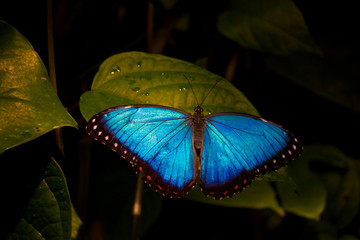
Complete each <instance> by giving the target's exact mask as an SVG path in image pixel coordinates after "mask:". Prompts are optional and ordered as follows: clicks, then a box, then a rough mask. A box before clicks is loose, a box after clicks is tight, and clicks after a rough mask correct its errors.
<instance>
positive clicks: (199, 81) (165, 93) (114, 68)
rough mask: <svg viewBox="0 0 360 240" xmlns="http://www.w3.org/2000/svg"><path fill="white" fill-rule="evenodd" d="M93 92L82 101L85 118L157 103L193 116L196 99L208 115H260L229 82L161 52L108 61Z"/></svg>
mask: <svg viewBox="0 0 360 240" xmlns="http://www.w3.org/2000/svg"><path fill="white" fill-rule="evenodd" d="M187 79H188V80H189V81H190V82H191V86H192V88H193V89H194V92H195V95H194V94H193V92H192V91H191V88H190V85H189V81H188V80H187ZM219 80H221V81H220V82H219V83H218V84H217V85H216V87H215V88H214V89H213V90H212V91H211V92H210V89H211V88H212V87H213V86H214V85H215V83H216V82H217V81H219ZM91 90H92V91H90V92H86V93H85V94H83V95H82V96H81V99H80V110H81V113H82V114H83V116H84V117H85V119H89V118H90V117H92V116H93V115H95V114H96V113H98V112H100V111H101V110H104V109H106V108H109V107H113V106H119V105H129V104H158V105H164V106H169V107H175V108H179V109H182V110H185V111H187V112H190V113H191V112H193V109H194V108H195V107H196V106H197V102H196V98H197V99H198V101H199V103H201V102H202V101H204V102H203V103H202V107H203V108H204V112H205V114H209V113H215V112H226V111H232V112H242V113H249V114H253V115H259V114H258V112H257V111H256V109H255V108H254V107H253V106H252V104H251V103H250V102H249V101H248V100H247V98H246V97H245V96H244V94H242V93H241V92H240V91H239V90H237V89H236V88H235V87H234V86H233V85H232V84H231V83H230V82H228V81H227V80H225V79H223V78H221V77H220V76H218V75H215V74H213V73H211V72H209V71H207V70H205V69H203V68H201V67H199V66H197V65H194V64H191V63H189V62H185V61H182V60H178V59H174V58H170V57H165V56H162V55H157V54H147V53H141V52H128V53H122V54H117V55H114V56H112V57H110V58H108V59H107V60H106V61H104V63H103V64H102V65H101V66H100V68H99V70H98V72H97V74H96V76H95V78H94V81H93V84H92V88H91ZM209 92H210V94H209V95H208V96H207V97H206V99H205V96H206V95H207V94H208V93H209ZM204 99H205V100H204Z"/></svg>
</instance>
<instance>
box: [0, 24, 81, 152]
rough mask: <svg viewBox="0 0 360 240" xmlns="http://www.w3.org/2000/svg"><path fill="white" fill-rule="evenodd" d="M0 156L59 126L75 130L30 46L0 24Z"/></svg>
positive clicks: (41, 64)
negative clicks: (70, 127)
mask: <svg viewBox="0 0 360 240" xmlns="http://www.w3.org/2000/svg"><path fill="white" fill-rule="evenodd" d="M0 122H1V125H0V154H1V153H2V152H4V151H5V150H7V149H9V148H11V147H14V146H17V145H19V144H22V143H24V142H27V141H30V140H32V139H35V138H37V137H39V136H41V135H43V134H44V133H47V132H49V131H51V130H53V129H55V128H59V127H62V126H73V127H77V123H76V122H75V120H74V119H73V118H72V117H71V116H70V115H69V114H68V112H67V111H66V110H65V109H64V107H63V105H62V104H61V102H60V101H59V99H58V97H57V95H56V92H55V90H54V89H53V87H52V86H51V84H50V82H49V77H48V73H47V71H46V68H45V66H44V64H43V62H42V61H41V59H40V57H39V56H38V54H37V53H36V52H35V51H34V49H33V48H32V46H31V44H30V43H29V42H28V41H27V40H26V38H25V37H24V36H23V35H21V33H19V32H18V31H17V30H16V29H15V28H13V27H12V26H10V25H9V24H7V23H5V22H2V21H0Z"/></svg>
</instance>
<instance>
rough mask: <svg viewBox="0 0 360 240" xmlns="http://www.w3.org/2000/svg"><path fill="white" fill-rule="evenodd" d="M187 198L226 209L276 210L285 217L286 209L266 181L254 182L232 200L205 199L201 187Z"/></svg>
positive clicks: (196, 188)
mask: <svg viewBox="0 0 360 240" xmlns="http://www.w3.org/2000/svg"><path fill="white" fill-rule="evenodd" d="M187 198H189V199H192V200H195V201H199V202H203V203H208V204H215V205H220V206H226V207H243V208H246V207H247V208H255V209H265V208H269V209H272V210H274V211H275V212H276V213H278V214H279V215H280V216H284V215H285V211H284V209H283V208H282V207H281V206H280V205H279V203H278V201H277V199H276V193H275V191H274V189H273V188H272V187H271V186H270V184H269V183H268V182H266V181H254V182H253V183H252V184H251V185H250V186H249V187H247V188H246V189H244V190H243V191H242V192H241V193H238V194H235V195H234V196H233V197H231V198H224V199H221V200H215V199H213V198H209V197H204V195H203V193H202V192H201V191H200V188H199V187H195V189H194V190H192V191H190V193H189V194H188V196H187Z"/></svg>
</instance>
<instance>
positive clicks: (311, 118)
mask: <svg viewBox="0 0 360 240" xmlns="http://www.w3.org/2000/svg"><path fill="white" fill-rule="evenodd" d="M295 3H296V4H297V6H298V7H299V9H300V10H301V11H302V13H303V15H304V18H305V21H306V23H307V25H308V27H309V30H310V32H311V34H312V36H313V37H314V40H315V42H316V43H317V44H318V45H319V46H320V48H321V49H322V50H323V52H324V56H325V57H329V58H333V59H335V60H336V61H339V62H341V60H342V59H347V60H348V59H351V62H352V64H354V67H353V69H354V73H353V75H354V78H357V79H359V76H360V64H359V62H360V61H359V53H360V52H359V46H358V45H359V40H360V39H359V36H358V29H359V23H360V21H359V20H360V19H359V18H360V17H359V16H360V14H358V8H357V7H356V6H355V3H354V2H353V1H342V2H341V4H339V3H338V2H337V3H330V2H328V1H316V3H315V1H310V0H308V1H295ZM153 4H154V31H156V30H157V29H160V28H162V27H164V25H166V24H169V23H171V21H172V20H174V19H176V17H177V16H179V15H181V14H183V13H184V12H185V13H189V14H190V23H191V24H190V25H189V27H188V28H187V29H186V30H185V31H180V30H177V29H175V28H174V29H171V31H170V32H169V34H170V37H169V39H168V40H167V42H166V45H165V47H164V48H163V49H162V50H161V52H159V53H161V54H164V55H167V56H170V57H175V58H179V59H183V60H186V61H190V62H195V61H196V60H198V59H200V58H204V57H207V58H208V64H207V68H208V69H209V70H210V71H212V72H214V73H217V74H219V75H221V76H224V75H225V73H226V69H227V66H228V64H229V61H230V60H231V58H232V57H233V55H234V52H237V53H238V62H237V65H236V71H235V73H234V76H233V78H232V79H231V80H232V83H233V84H234V85H235V86H236V87H237V88H238V89H239V90H240V91H242V92H243V93H244V94H245V95H246V96H247V97H248V98H249V100H250V101H251V102H252V103H253V104H254V106H255V107H256V108H257V109H258V111H259V112H260V114H261V115H262V116H263V117H264V118H266V119H269V120H272V121H274V122H277V123H279V124H281V125H283V126H286V127H287V128H288V129H291V131H292V132H294V133H295V134H296V135H298V136H299V138H300V139H301V140H302V141H303V143H304V144H305V146H306V145H309V144H331V145H335V146H336V147H338V148H339V149H340V150H341V151H343V152H344V153H345V154H346V155H348V156H350V157H354V158H360V152H359V150H358V149H359V143H360V141H359V134H360V127H359V123H360V116H359V113H358V112H354V111H352V110H350V109H347V108H345V107H343V106H340V105H338V104H336V103H334V102H331V101H328V100H326V99H324V98H322V97H320V96H318V95H316V94H314V93H313V92H312V91H310V90H308V89H306V88H303V87H300V86H298V85H296V84H294V83H292V82H291V81H288V79H286V78H284V77H282V76H280V75H279V74H277V73H275V72H272V71H271V70H270V69H269V68H268V67H267V66H266V64H265V62H264V60H263V58H262V56H261V54H260V53H258V52H255V51H252V50H248V49H245V48H242V47H241V46H239V45H238V44H237V43H235V42H233V41H231V40H229V39H227V38H225V37H224V36H222V35H221V34H219V32H218V31H217V29H216V21H217V17H218V15H219V14H220V13H221V12H223V11H224V10H225V9H226V8H227V7H228V5H229V2H228V1H204V0H200V1H187V0H185V1H182V2H181V3H178V4H177V7H176V8H174V9H172V10H170V11H168V10H166V9H164V8H163V5H162V4H161V3H160V2H157V1H154V2H153ZM53 5H54V11H53V13H54V32H55V63H56V73H57V82H58V90H59V93H58V94H59V97H60V99H61V101H62V102H63V104H64V105H65V107H67V108H68V110H69V111H70V113H71V114H72V116H73V117H74V118H75V119H76V120H77V121H78V123H79V125H80V130H79V131H78V132H77V131H75V130H72V129H65V130H64V138H65V140H66V141H65V144H66V145H65V147H66V150H65V151H66V153H67V158H66V160H64V161H63V162H61V163H60V164H61V165H62V167H63V170H64V172H65V175H66V176H67V179H68V184H69V188H70V193H71V196H72V201H73V202H74V204H75V207H76V208H79V209H82V210H79V214H80V217H81V218H82V220H83V221H84V223H85V226H86V227H85V228H86V229H87V231H90V232H91V231H94V232H98V230H97V228H96V220H97V219H98V216H97V210H96V206H97V202H96V197H94V196H95V195H96V184H97V177H98V175H99V174H100V173H99V172H101V171H102V170H103V169H105V168H106V164H107V161H103V162H92V163H91V167H89V168H88V169H87V170H88V171H89V173H90V186H89V188H88V189H89V192H88V193H86V194H88V197H87V199H88V202H87V203H86V204H85V203H83V202H79V199H77V198H78V196H79V195H78V194H77V192H78V191H79V189H77V188H78V186H79V185H78V181H79V179H78V175H79V174H78V173H79V172H78V171H79V170H80V168H79V165H78V159H77V156H78V153H79V148H78V146H79V141H87V140H84V139H85V138H86V136H84V124H85V120H84V119H83V118H82V116H81V114H80V112H79V109H78V101H79V97H80V95H81V94H82V93H84V92H85V91H88V90H89V89H90V86H91V82H92V79H93V77H94V74H95V73H96V71H97V68H98V66H99V65H100V64H101V62H102V61H103V60H105V59H106V58H107V57H109V56H111V55H113V54H116V53H120V52H127V51H147V50H148V49H149V48H148V47H147V39H146V28H147V22H148V20H147V17H148V16H147V14H148V13H147V8H148V2H147V1H132V0H124V1H111V0H107V1H80V0H78V1H66V0H62V1H54V3H53ZM0 19H1V20H4V21H6V22H8V23H9V24H11V25H12V26H14V27H15V28H16V29H18V30H19V31H20V32H21V33H22V34H23V35H24V36H25V37H26V38H27V39H28V40H29V41H30V43H31V44H32V45H33V47H34V49H35V50H36V51H37V52H38V54H39V55H40V57H41V58H42V60H43V61H44V63H45V65H46V66H48V57H47V32H46V24H47V19H46V1H3V2H2V3H0ZM97 147H99V146H97ZM99 148H101V147H99ZM101 150H102V149H100V151H101ZM109 155H110V158H111V157H113V156H112V153H109ZM262 215H263V212H262V211H256V210H248V209H232V208H224V207H214V206H208V205H203V204H199V203H196V202H191V201H187V200H168V199H166V200H165V201H164V202H163V208H162V212H161V214H160V218H159V219H158V220H157V221H156V223H155V224H154V225H153V227H152V228H151V229H150V230H149V231H148V233H147V235H145V239H152V238H154V239H155V238H156V239H163V238H164V239H165V238H166V239H182V238H187V237H188V236H193V237H194V238H195V237H196V238H201V239H204V238H209V239H228V238H230V237H234V236H239V234H241V233H239V230H238V229H246V231H244V234H245V236H244V237H243V238H242V239H261V238H262V237H264V238H265V239H270V238H271V237H273V236H277V238H280V239H287V234H288V233H291V234H292V235H293V236H297V237H298V238H301V237H303V235H302V233H301V229H302V228H301V227H298V226H297V225H294V224H288V225H287V222H289V223H294V222H295V223H296V224H299V225H300V226H303V225H304V220H303V219H301V218H298V217H296V216H293V215H291V214H288V216H287V217H286V218H288V219H289V221H284V225H283V228H282V231H280V230H276V229H275V230H273V231H271V232H268V233H267V235H266V236H264V233H262V232H258V231H256V229H257V227H259V225H261V224H263V223H262V222H260V221H259V219H260V218H261V216H262ZM234 219H236V221H234ZM94 226H95V227H94ZM174 226H178V231H177V232H174ZM284 229H287V230H288V231H283V230H284ZM166 234H168V235H166ZM94 235H96V234H95V233H94ZM162 236H163V237H162Z"/></svg>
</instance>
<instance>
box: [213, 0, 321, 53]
mask: <svg viewBox="0 0 360 240" xmlns="http://www.w3.org/2000/svg"><path fill="white" fill-rule="evenodd" d="M218 29H219V31H220V32H221V33H222V34H224V35H225V36H226V37H228V38H230V39H232V40H234V41H236V42H238V43H239V44H240V45H241V46H243V47H245V48H250V49H254V50H258V51H261V52H267V53H272V54H277V55H291V54H293V53H299V52H301V53H304V52H305V53H311V54H316V55H322V52H321V50H320V49H319V47H318V46H317V45H316V44H315V43H314V41H313V40H312V37H311V36H310V33H309V30H308V28H307V26H306V23H305V21H304V18H303V16H302V14H301V12H300V11H299V10H298V8H297V7H296V6H295V4H294V3H293V2H292V1H291V0H273V1H268V0H251V1H250V0H237V1H232V6H231V8H230V10H229V11H227V12H225V13H223V14H222V15H221V16H220V18H219V21H218Z"/></svg>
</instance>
